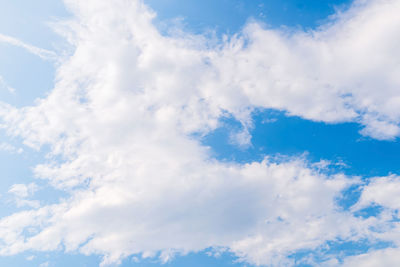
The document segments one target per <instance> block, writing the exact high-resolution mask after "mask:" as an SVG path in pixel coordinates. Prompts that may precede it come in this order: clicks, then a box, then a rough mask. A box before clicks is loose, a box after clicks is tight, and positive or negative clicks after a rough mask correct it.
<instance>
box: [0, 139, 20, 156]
mask: <svg viewBox="0 0 400 267" xmlns="http://www.w3.org/2000/svg"><path fill="white" fill-rule="evenodd" d="M0 151H6V152H9V153H13V154H14V153H15V154H21V153H22V152H23V151H24V150H23V149H22V148H17V147H15V146H13V145H11V144H9V143H5V142H3V143H0Z"/></svg>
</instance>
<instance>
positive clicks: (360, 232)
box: [0, 0, 400, 266]
mask: <svg viewBox="0 0 400 267" xmlns="http://www.w3.org/2000/svg"><path fill="white" fill-rule="evenodd" d="M65 3H66V5H67V6H68V7H69V8H70V10H71V11H72V12H73V14H74V15H75V17H74V19H73V20H71V21H68V22H65V23H63V25H62V26H63V27H62V30H60V31H61V32H62V33H63V34H65V36H66V37H67V38H68V40H69V41H70V42H71V44H72V45H73V46H74V47H75V50H74V52H73V53H72V54H71V55H70V57H69V58H67V59H64V60H63V61H62V62H61V63H60V66H58V68H57V77H56V85H55V88H54V90H52V92H50V93H49V95H48V96H47V97H46V98H44V99H41V100H39V101H37V103H36V105H35V106H31V107H24V108H21V109H17V108H14V107H12V106H10V105H7V104H4V103H3V104H1V106H0V116H1V117H2V119H3V121H4V122H3V123H4V125H5V126H6V127H7V131H8V133H9V134H11V135H17V136H20V137H22V138H23V139H24V142H25V144H27V145H30V146H33V147H40V146H42V145H45V144H47V145H50V147H51V153H50V155H49V159H48V161H46V162H44V163H43V164H41V165H38V166H36V167H35V174H36V176H37V177H38V178H40V179H46V180H48V181H49V183H50V184H52V185H53V186H55V187H57V188H59V189H62V190H65V191H66V192H68V193H69V194H70V197H69V198H67V199H64V200H62V201H61V202H60V203H59V204H54V205H51V206H43V207H40V208H37V209H32V210H25V211H23V212H19V213H15V214H13V215H10V216H8V217H5V218H3V219H1V220H0V239H1V240H2V244H1V246H0V253H1V254H3V255H7V254H15V253H19V252H22V251H26V250H31V249H33V250H40V251H51V250H56V249H60V248H61V247H64V248H65V249H66V250H69V251H70V250H78V251H80V252H81V253H84V254H93V253H95V254H101V255H103V256H104V259H103V264H109V263H116V262H119V261H120V260H121V259H122V258H124V257H127V256H129V255H132V254H140V255H141V256H142V257H153V256H159V257H160V258H161V259H162V260H168V259H170V258H171V257H173V255H174V254H176V253H178V254H185V253H188V252H193V251H201V250H203V249H205V248H208V247H215V248H219V247H222V248H226V249H227V250H229V251H231V252H233V253H235V254H236V255H237V256H239V257H240V258H241V259H242V260H244V261H247V262H250V263H254V264H271V265H273V266H282V265H285V264H288V265H291V264H292V263H293V262H292V260H291V259H290V258H288V257H287V256H289V255H290V254H292V253H295V252H296V251H297V250H304V249H311V250H312V249H316V248H318V247H320V246H323V245H324V244H325V243H326V241H329V240H330V241H335V240H337V239H340V240H351V241H355V242H356V241H358V240H363V239H371V240H376V239H378V238H382V239H384V240H389V239H388V238H387V237H385V236H384V235H382V234H381V233H377V232H376V231H373V230H371V229H372V228H373V227H380V229H386V228H385V227H389V226H390V227H392V228H393V227H395V226H396V225H395V223H393V222H391V221H390V219H391V217H390V214H389V215H388V214H387V213H385V214H384V215H385V216H386V217H385V216H383V215H382V216H380V217H371V218H362V217H355V216H353V214H352V213H351V212H350V211H343V210H341V209H340V207H338V206H337V204H336V198H337V197H340V195H341V191H342V190H344V189H346V188H347V187H348V186H349V185H351V184H353V183H359V180H358V179H352V178H349V177H344V176H343V175H339V174H338V175H329V176H328V175H326V174H323V171H321V170H320V168H315V167H313V166H310V164H308V163H307V162H306V160H304V159H302V158H298V159H290V160H287V161H284V162H278V163H276V162H274V160H273V159H270V158H266V159H265V160H264V161H262V162H253V163H249V164H238V163H229V164H228V163H221V162H218V161H216V160H214V159H212V158H211V157H210V153H209V148H207V147H204V146H202V145H201V144H200V143H199V141H197V140H195V139H194V138H193V137H191V134H193V133H200V134H206V133H208V132H210V131H211V130H213V129H215V128H216V127H218V120H219V118H220V117H221V116H224V115H226V114H230V115H233V116H235V118H237V119H238V120H240V121H241V122H242V123H243V126H244V127H243V128H244V131H243V133H238V134H237V135H233V137H232V139H233V140H235V141H236V142H237V143H239V144H242V145H244V144H246V142H249V138H248V137H249V130H250V129H251V127H252V123H251V119H250V118H251V111H252V110H253V109H255V108H276V109H280V110H285V111H287V112H288V113H289V114H292V115H298V116H302V117H304V118H307V119H311V120H317V121H325V122H343V121H357V122H359V123H361V124H363V125H365V126H366V128H365V129H364V131H363V132H364V133H365V134H368V135H370V136H372V137H375V138H380V139H390V138H394V137H396V136H397V135H398V130H397V129H398V124H399V122H400V113H399V110H400V109H399V104H400V103H398V102H396V99H397V98H399V97H400V91H399V90H398V88H399V84H400V80H399V79H398V78H397V77H400V76H398V75H397V74H399V73H398V72H399V68H398V62H397V61H396V59H397V58H400V57H397V55H398V49H397V46H396V45H395V44H397V43H398V41H399V39H398V36H400V35H396V34H394V33H396V32H398V29H400V27H399V26H400V22H399V18H398V15H397V12H396V11H399V10H400V7H399V2H398V1H390V0H385V1H383V0H375V1H363V2H357V3H356V4H355V5H354V7H353V8H352V9H350V11H348V12H346V13H344V14H340V15H338V17H337V19H336V21H335V22H333V23H332V24H331V25H327V26H325V27H323V28H321V29H319V30H316V31H313V32H308V33H304V32H294V33H284V32H281V31H277V30H268V29H263V28H262V27H260V26H259V25H257V24H255V23H252V24H250V25H248V26H247V27H246V28H245V29H244V31H243V33H241V34H240V35H238V36H235V37H233V38H231V39H229V40H228V41H226V42H224V43H223V44H221V45H218V46H217V47H215V46H211V47H210V44H209V43H208V41H207V40H206V39H205V38H204V37H202V36H195V35H189V34H180V35H179V36H162V35H161V34H160V33H159V32H158V31H157V29H156V28H155V27H154V25H153V24H152V21H151V19H152V17H153V16H154V14H153V13H152V12H151V11H149V9H148V8H147V7H146V6H145V5H144V4H143V3H141V2H140V1H134V0H132V1H126V0H113V1H105V0H104V1H100V0H87V1H78V0H65ZM67 29H68V30H67ZM366 55H367V56H366ZM396 64H397V65H396ZM399 99H400V98H399ZM51 156H61V157H54V159H52V157H51ZM56 158H62V161H60V160H56ZM388 179H390V178H388ZM377 183H379V182H377ZM374 186H375V184H370V185H368V186H365V187H364V192H365V193H363V196H362V198H361V201H360V203H359V204H357V205H358V206H356V207H358V208H355V210H356V209H359V208H361V206H362V205H363V203H370V202H371V199H372V198H371V197H368V195H369V193H368V192H369V191H373V190H375V189H374V188H375V187H374ZM21 188H22V187H21ZM17 189H18V188H17ZM17 189H15V190H14V191H15V192H18V194H20V195H21V196H22V195H25V193H24V192H25V191H24V190H17ZM383 190H384V189H383ZM374 201H380V202H381V203H382V205H389V207H390V205H392V204H391V203H389V202H388V201H385V199H384V198H382V199H378V198H377V199H374ZM389 217H390V218H389ZM382 227H383V228H382ZM387 229H389V228H387ZM386 233H387V234H389V233H393V231H392V230H388V231H386ZM155 240H156V241H155ZM390 240H392V241H393V238H392V239H390ZM399 240H400V239H399ZM158 253H161V254H158Z"/></svg>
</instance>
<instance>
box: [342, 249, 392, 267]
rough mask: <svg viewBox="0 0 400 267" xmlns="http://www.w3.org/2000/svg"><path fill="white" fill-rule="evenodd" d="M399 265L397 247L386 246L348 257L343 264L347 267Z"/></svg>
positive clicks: (389, 266)
mask: <svg viewBox="0 0 400 267" xmlns="http://www.w3.org/2000/svg"><path fill="white" fill-rule="evenodd" d="M399 265H400V251H399V249H394V248H388V249H383V250H379V251H372V252H370V253H366V254H362V255H358V256H353V257H349V258H348V259H346V261H345V262H344V264H343V266H348V267H376V266H385V267H386V266H387V267H397V266H399Z"/></svg>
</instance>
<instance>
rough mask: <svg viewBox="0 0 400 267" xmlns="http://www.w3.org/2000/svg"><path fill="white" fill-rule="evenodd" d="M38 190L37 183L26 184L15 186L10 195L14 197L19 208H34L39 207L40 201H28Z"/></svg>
mask: <svg viewBox="0 0 400 267" xmlns="http://www.w3.org/2000/svg"><path fill="white" fill-rule="evenodd" d="M37 190H38V186H37V185H36V184H35V183H30V184H28V185H26V184H14V185H12V186H11V187H10V189H9V190H8V193H10V194H13V195H14V201H15V204H16V205H17V207H23V206H29V207H32V208H38V207H39V201H37V200H30V199H28V198H29V197H31V196H32V195H33V194H34V193H35V192H36V191H37Z"/></svg>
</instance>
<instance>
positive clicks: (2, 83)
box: [0, 76, 15, 93]
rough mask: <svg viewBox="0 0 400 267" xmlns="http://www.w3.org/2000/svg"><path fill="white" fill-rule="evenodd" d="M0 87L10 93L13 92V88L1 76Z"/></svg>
mask: <svg viewBox="0 0 400 267" xmlns="http://www.w3.org/2000/svg"><path fill="white" fill-rule="evenodd" d="M0 88H5V89H6V90H7V91H8V92H10V93H14V92H15V89H14V88H13V87H11V86H9V85H8V84H7V83H6V81H5V80H4V78H3V77H2V76H0Z"/></svg>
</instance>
